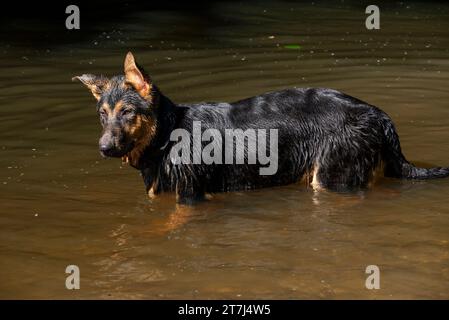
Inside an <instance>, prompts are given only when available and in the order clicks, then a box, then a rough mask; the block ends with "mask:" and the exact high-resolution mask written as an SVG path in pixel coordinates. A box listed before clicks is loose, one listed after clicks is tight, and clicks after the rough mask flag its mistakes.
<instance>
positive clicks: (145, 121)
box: [122, 114, 156, 165]
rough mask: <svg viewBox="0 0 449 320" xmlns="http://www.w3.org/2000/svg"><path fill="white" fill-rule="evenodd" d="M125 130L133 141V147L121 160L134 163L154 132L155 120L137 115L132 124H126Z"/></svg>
mask: <svg viewBox="0 0 449 320" xmlns="http://www.w3.org/2000/svg"><path fill="white" fill-rule="evenodd" d="M125 131H126V132H127V134H128V135H129V137H130V138H131V139H132V140H133V142H134V147H133V149H132V150H131V151H130V152H129V153H128V154H127V155H125V156H124V157H123V159H122V160H123V161H124V162H126V163H131V164H132V165H136V164H137V162H138V161H139V158H140V156H141V155H142V153H143V151H144V150H145V148H146V147H147V146H148V145H149V144H150V143H151V140H152V139H153V138H154V136H155V134H156V122H155V121H153V120H151V119H149V118H148V117H147V116H145V115H141V114H139V115H137V116H136V118H135V121H134V123H133V124H130V125H127V126H126V127H125Z"/></svg>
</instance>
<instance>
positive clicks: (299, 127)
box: [74, 53, 449, 203]
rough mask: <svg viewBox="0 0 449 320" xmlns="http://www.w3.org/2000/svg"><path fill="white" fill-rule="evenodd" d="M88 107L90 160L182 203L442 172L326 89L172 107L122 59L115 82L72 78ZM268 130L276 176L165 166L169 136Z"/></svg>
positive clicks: (385, 123)
mask: <svg viewBox="0 0 449 320" xmlns="http://www.w3.org/2000/svg"><path fill="white" fill-rule="evenodd" d="M74 79H78V80H80V81H81V82H82V83H84V84H85V85H86V86H87V87H88V88H89V89H90V90H91V91H92V93H93V95H94V97H95V98H96V99H97V100H98V104H97V109H98V114H99V116H100V121H101V124H102V126H103V134H102V137H101V138H100V142H99V145H100V152H101V154H102V155H103V156H106V157H122V158H123V159H125V160H126V161H127V162H129V163H130V165H132V166H133V167H135V168H137V169H139V170H140V171H141V173H142V175H143V178H144V182H145V186H146V189H147V192H148V193H149V194H150V195H156V194H158V193H161V192H166V191H176V195H177V200H178V201H179V202H182V203H191V202H194V201H196V200H200V199H203V197H204V195H205V193H215V192H225V191H235V190H247V189H254V188H262V187H269V186H278V185H286V184H289V183H294V182H297V181H299V180H301V179H306V180H307V181H310V182H311V183H312V184H313V185H314V186H315V187H320V188H328V189H331V190H351V189H357V188H365V187H367V186H368V184H369V183H370V181H372V179H373V176H374V173H375V172H376V170H377V171H379V169H380V170H381V171H382V173H383V174H384V175H385V176H387V177H394V178H401V179H429V178H440V177H446V176H448V175H449V168H429V169H425V168H418V167H415V166H414V165H413V164H411V163H410V162H408V161H407V160H406V159H405V157H404V155H403V154H402V152H401V147H400V144H399V137H398V135H397V133H396V130H395V127H394V125H393V122H392V121H391V119H390V118H389V117H388V115H387V114H385V113H384V112H383V111H381V110H380V109H378V108H377V107H375V106H372V105H369V104H367V103H365V102H363V101H360V100H358V99H356V98H353V97H350V96H348V95H346V94H343V93H341V92H338V91H335V90H331V89H314V88H304V89H287V90H283V91H278V92H271V93H266V94H263V95H260V96H256V97H253V98H248V99H244V100H241V101H238V102H234V103H200V104H195V105H178V104H175V103H173V102H172V101H170V100H169V99H168V98H167V97H166V96H164V95H163V94H162V93H161V91H160V90H159V89H158V88H157V87H156V86H155V85H154V84H153V83H152V81H151V79H150V77H149V76H148V75H147V74H146V73H145V71H144V70H143V69H142V68H141V67H140V66H138V65H137V64H136V63H135V61H134V57H133V55H132V54H131V53H128V54H127V56H126V59H125V68H124V75H119V76H115V77H113V78H111V79H108V78H106V77H103V76H95V75H91V74H84V75H82V76H78V77H74ZM193 121H201V123H202V124H203V128H216V129H218V130H220V131H224V130H225V129H227V128H240V129H243V130H246V129H248V128H255V129H273V128H275V129H278V161H279V163H278V170H277V173H276V174H274V175H265V176H264V175H260V174H259V171H258V169H259V168H260V164H212V165H206V164H174V163H173V162H172V161H171V160H170V157H169V153H170V150H171V148H172V147H173V144H174V142H173V141H171V140H170V139H169V137H170V133H171V132H172V131H173V130H174V129H177V128H184V129H186V130H187V131H189V132H191V131H192V123H193Z"/></svg>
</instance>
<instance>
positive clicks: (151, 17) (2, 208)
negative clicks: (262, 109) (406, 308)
mask: <svg viewBox="0 0 449 320" xmlns="http://www.w3.org/2000/svg"><path fill="white" fill-rule="evenodd" d="M381 10H382V11H381V30H378V31H368V30H366V29H365V26H364V19H365V17H366V15H365V14H364V8H363V7H361V6H358V5H352V4H348V5H347V4H345V3H341V4H339V5H329V4H319V3H318V4H311V3H310V4H301V5H299V4H295V3H293V2H285V3H271V2H261V3H252V4H250V5H249V4H248V5H244V4H229V3H219V4H215V5H213V7H212V8H211V9H210V11H209V12H210V13H211V14H210V15H206V16H203V15H201V13H197V14H195V13H192V12H188V13H182V12H175V11H170V10H155V11H152V12H150V11H147V12H133V13H130V14H129V15H126V16H125V17H124V18H123V19H120V23H118V24H117V25H114V24H113V23H112V25H111V24H108V25H107V26H101V24H98V25H95V26H94V27H93V29H94V31H93V32H91V35H90V36H89V37H87V38H86V37H85V38H84V39H83V40H79V39H78V38H76V39H77V40H76V41H75V40H74V41H73V42H70V38H69V39H65V41H66V43H64V44H59V45H51V44H50V42H49V43H48V45H46V44H45V43H42V44H41V46H39V47H35V48H33V47H31V46H30V45H27V42H26V40H21V39H20V38H18V39H17V41H16V42H15V43H9V42H7V41H3V42H2V44H1V47H0V63H1V65H2V68H1V69H2V73H1V74H0V105H1V107H0V117H1V119H2V123H1V126H0V154H1V157H0V168H1V170H0V203H1V204H0V225H1V233H0V257H1V258H0V274H1V276H0V298H45V299H47V298H62V299H68V298H150V299H151V298H226V299H228V298H243V299H244V298H289V299H290V298H369V299H371V298H387V299H390V298H406V299H409V298H440V299H441V298H445V299H447V298H449V210H448V207H447V195H448V193H449V179H442V180H432V181H425V182H411V181H397V180H390V179H383V180H381V181H380V182H379V183H378V184H377V185H375V186H374V187H373V188H372V189H370V190H368V191H366V192H361V193H355V194H337V193H331V192H326V191H322V192H318V193H316V192H314V191H313V190H311V189H310V188H307V187H306V186H305V185H303V184H300V183H298V184H296V185H290V186H285V187H278V188H271V189H264V190H257V191H251V192H242V193H238V192H236V193H228V194H217V195H214V196H213V197H212V200H211V201H208V202H206V203H203V204H200V205H198V206H197V207H194V208H177V207H176V205H175V202H174V200H175V199H174V195H170V194H168V195H163V196H161V197H159V198H157V199H154V200H149V199H148V198H147V196H146V194H145V192H144V185H143V182H142V181H141V178H140V176H139V174H138V172H137V171H136V170H134V169H132V168H129V167H127V166H122V165H121V163H120V161H119V160H113V159H111V160H103V159H101V157H100V156H99V153H98V150H97V140H98V138H99V133H100V126H99V121H98V119H97V116H96V114H95V108H94V99H93V98H92V97H91V96H90V93H88V92H87V91H86V89H85V88H84V87H82V86H81V85H80V84H79V83H76V84H75V83H72V82H71V81H70V79H71V77H72V76H74V75H79V74H82V73H86V72H88V73H103V74H107V75H113V74H117V73H121V72H122V63H123V58H124V55H125V53H126V52H127V50H129V49H132V51H133V52H134V54H135V56H136V57H137V59H138V61H139V62H140V63H141V64H143V65H144V66H145V67H146V69H147V70H148V71H149V72H150V74H151V75H152V76H153V79H154V81H155V82H156V83H157V84H158V86H159V87H160V88H161V89H162V91H163V92H164V93H165V94H166V95H167V96H169V97H170V98H171V99H172V100H173V101H176V102H198V101H233V100H238V99H240V98H244V97H249V96H252V95H256V94H259V93H263V92H265V91H271V90H276V89H282V88H286V87H293V86H297V87H331V88H335V89H338V90H342V91H344V92H346V93H348V94H350V95H353V96H355V97H358V98H360V99H362V100H365V101H367V102H369V103H371V104H374V105H377V106H379V107H381V108H382V109H383V110H385V111H386V112H387V113H388V114H389V115H390V116H391V117H392V118H393V120H394V121H395V123H396V125H397V128H398V131H399V134H400V137H401V141H402V146H403V150H404V153H405V154H406V156H407V157H408V159H410V160H412V161H420V162H421V163H424V164H433V165H449V133H448V130H447V128H449V103H448V101H449V100H448V98H449V93H448V90H447V84H448V80H449V64H448V62H447V57H448V50H449V19H448V13H449V6H447V5H445V4H442V3H440V4H433V5H428V6H424V5H423V4H419V3H417V4H416V3H411V4H405V3H404V4H400V3H397V4H394V5H393V4H390V5H386V4H385V5H384V7H381ZM38 27H39V26H38V25H36V24H35V23H34V24H33V23H28V24H27V23H25V22H24V25H23V26H22V28H23V29H24V30H27V29H28V30H31V29H33V28H38ZM55 32H56V31H55ZM47 33H48V32H47ZM69 36H70V35H69ZM50 37H51V35H50ZM289 45H293V46H290V47H289ZM296 45H300V46H301V47H300V49H291V48H292V47H293V48H294V47H295V46H296ZM285 46H287V47H285ZM70 264H75V265H78V266H79V267H80V270H81V290H76V291H75V290H73V291H69V290H67V289H65V277H66V276H67V275H66V274H65V273H64V271H65V268H66V266H67V265H70ZM371 264H374V265H377V266H379V268H380V270H381V289H380V290H367V289H366V288H365V279H366V277H367V275H366V274H365V268H366V266H368V265H371Z"/></svg>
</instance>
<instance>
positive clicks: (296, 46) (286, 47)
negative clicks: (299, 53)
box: [284, 44, 301, 50]
mask: <svg viewBox="0 0 449 320" xmlns="http://www.w3.org/2000/svg"><path fill="white" fill-rule="evenodd" d="M284 48H285V49H294V50H295V49H296V50H299V49H301V46H300V45H299V44H286V45H285V46H284Z"/></svg>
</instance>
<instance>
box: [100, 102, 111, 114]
mask: <svg viewBox="0 0 449 320" xmlns="http://www.w3.org/2000/svg"><path fill="white" fill-rule="evenodd" d="M101 109H102V110H104V111H105V112H106V114H107V115H108V116H110V115H111V114H112V110H111V106H110V105H109V104H108V103H107V102H103V104H102V105H101V107H100V110H101Z"/></svg>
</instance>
